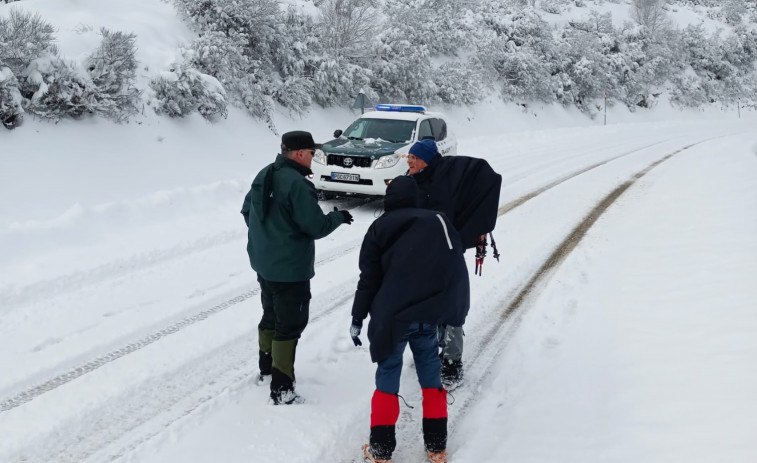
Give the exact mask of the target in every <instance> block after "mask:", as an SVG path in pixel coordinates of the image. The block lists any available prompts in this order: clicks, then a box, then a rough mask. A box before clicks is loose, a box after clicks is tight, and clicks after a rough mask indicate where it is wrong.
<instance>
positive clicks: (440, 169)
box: [407, 139, 502, 390]
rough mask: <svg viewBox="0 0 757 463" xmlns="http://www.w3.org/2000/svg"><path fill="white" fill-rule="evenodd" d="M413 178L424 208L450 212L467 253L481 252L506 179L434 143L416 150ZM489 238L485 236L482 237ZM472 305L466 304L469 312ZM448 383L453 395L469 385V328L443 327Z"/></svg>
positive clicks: (412, 156)
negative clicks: (447, 153) (479, 248)
mask: <svg viewBox="0 0 757 463" xmlns="http://www.w3.org/2000/svg"><path fill="white" fill-rule="evenodd" d="M407 164H408V168H409V170H408V174H409V175H410V176H412V177H413V178H415V180H416V182H417V183H418V187H419V188H420V190H421V193H420V198H419V206H420V207H423V208H428V209H432V210H435V211H441V212H444V213H445V214H446V215H447V217H449V219H450V221H452V223H453V224H454V226H455V229H456V230H457V231H458V232H459V233H460V239H461V240H462V243H463V248H464V249H470V248H474V247H476V245H477V244H478V243H479V241H480V240H482V239H483V241H485V240H486V234H487V233H489V232H491V231H492V230H493V229H494V225H495V223H496V221H497V209H498V208H499V192H500V188H501V186H502V176H501V175H499V174H497V173H496V172H495V171H494V170H493V169H492V168H491V166H489V163H488V162H486V160H484V159H479V158H473V157H468V156H448V157H443V156H441V155H440V154H439V150H438V149H437V147H436V143H435V142H434V140H431V139H427V140H422V141H419V142H417V143H415V144H413V146H411V147H410V151H409V154H408V157H407ZM482 235H483V236H482ZM468 305H469V302H468V303H467V304H466V307H467V306H468ZM439 345H440V347H441V354H440V355H441V356H442V383H443V384H444V387H445V388H447V389H448V390H453V389H455V388H456V387H458V386H459V385H460V384H462V381H463V362H462V357H463V326H462V325H457V324H454V323H449V324H446V325H440V327H439Z"/></svg>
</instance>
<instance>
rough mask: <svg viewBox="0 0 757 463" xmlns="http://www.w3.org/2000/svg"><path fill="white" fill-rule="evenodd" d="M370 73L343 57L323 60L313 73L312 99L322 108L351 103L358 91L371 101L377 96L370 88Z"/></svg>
mask: <svg viewBox="0 0 757 463" xmlns="http://www.w3.org/2000/svg"><path fill="white" fill-rule="evenodd" d="M371 77H372V73H371V71H370V70H369V69H366V68H364V67H362V66H359V65H357V64H352V63H350V62H348V61H347V58H345V57H338V58H335V59H328V60H323V61H321V63H320V64H319V66H318V67H317V68H316V69H315V71H314V72H313V85H312V89H313V99H314V100H315V102H316V103H318V104H320V105H322V106H330V105H335V104H340V103H352V101H354V99H355V96H356V95H357V94H358V92H359V91H360V89H364V93H365V96H367V97H368V99H369V100H371V101H378V99H379V96H378V94H377V93H376V91H375V90H374V89H373V88H371V87H370V85H371Z"/></svg>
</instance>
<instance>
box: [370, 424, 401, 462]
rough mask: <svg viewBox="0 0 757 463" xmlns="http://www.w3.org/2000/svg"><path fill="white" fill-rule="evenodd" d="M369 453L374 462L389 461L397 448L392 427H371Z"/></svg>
mask: <svg viewBox="0 0 757 463" xmlns="http://www.w3.org/2000/svg"><path fill="white" fill-rule="evenodd" d="M369 442H370V450H369V451H370V453H371V456H372V457H373V458H374V459H375V460H387V461H388V460H391V459H392V453H393V452H394V449H395V448H396V447H397V439H396V437H395V436H394V426H373V427H371V437H370V441H369Z"/></svg>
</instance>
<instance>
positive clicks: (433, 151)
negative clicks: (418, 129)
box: [410, 138, 439, 164]
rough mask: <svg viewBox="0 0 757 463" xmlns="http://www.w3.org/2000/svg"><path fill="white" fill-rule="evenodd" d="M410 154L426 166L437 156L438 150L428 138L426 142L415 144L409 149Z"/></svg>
mask: <svg viewBox="0 0 757 463" xmlns="http://www.w3.org/2000/svg"><path fill="white" fill-rule="evenodd" d="M410 154H412V155H413V156H415V157H417V158H419V159H423V160H424V161H426V164H431V161H433V160H434V158H436V157H437V156H439V150H438V149H437V147H436V142H435V141H434V140H432V139H430V138H428V139H426V140H421V141H417V142H415V144H413V146H411V147H410Z"/></svg>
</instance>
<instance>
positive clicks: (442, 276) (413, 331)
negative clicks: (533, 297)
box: [350, 176, 470, 462]
mask: <svg viewBox="0 0 757 463" xmlns="http://www.w3.org/2000/svg"><path fill="white" fill-rule="evenodd" d="M418 198H419V190H418V186H417V184H416V182H415V180H414V179H413V178H412V177H407V176H401V177H397V178H395V179H394V180H392V182H391V183H390V184H389V186H388V188H387V190H386V196H385V198H384V209H385V211H386V212H385V214H384V215H382V216H381V217H379V218H378V219H376V220H375V221H374V222H373V224H372V225H371V226H370V228H369V229H368V231H367V233H366V235H365V238H364V240H363V245H362V248H361V250H360V280H359V281H358V286H357V291H356V292H355V300H354V303H353V306H352V317H353V320H352V326H351V327H350V334H351V335H352V337H353V341H354V342H355V344H356V345H359V344H360V340H359V338H358V336H359V334H360V331H361V328H362V323H363V320H364V319H365V318H366V317H367V316H368V315H369V314H370V316H371V319H370V323H369V325H368V340H369V341H370V353H371V359H372V360H373V361H374V362H376V363H377V364H378V365H377V369H376V390H375V391H374V393H373V399H372V401H371V433H370V444H367V445H365V446H364V452H365V457H366V458H367V459H368V460H369V461H388V460H389V459H390V458H391V455H392V452H393V451H394V449H395V446H396V439H395V423H396V421H397V418H398V417H399V399H398V395H397V394H398V393H399V386H400V373H401V371H402V354H403V352H404V350H405V346H406V345H407V344H410V349H411V350H412V352H413V357H414V360H415V368H416V371H417V374H418V381H419V383H420V386H421V389H422V393H423V438H424V443H425V445H426V450H427V452H428V453H429V459H431V460H432V461H439V462H442V461H446V444H447V399H446V397H447V391H446V390H444V388H443V387H442V383H441V361H440V359H439V355H438V340H437V326H438V325H440V324H453V325H456V326H461V325H462V324H463V322H464V321H465V317H466V315H467V313H468V307H469V304H470V303H469V300H470V285H469V280H468V270H467V267H466V265H465V261H464V260H463V247H462V244H461V241H460V236H459V234H458V233H457V231H456V230H455V227H454V226H453V225H452V222H450V220H449V219H448V218H447V217H446V216H445V215H444V213H443V212H438V211H432V210H428V209H420V208H418V207H417V206H418Z"/></svg>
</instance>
